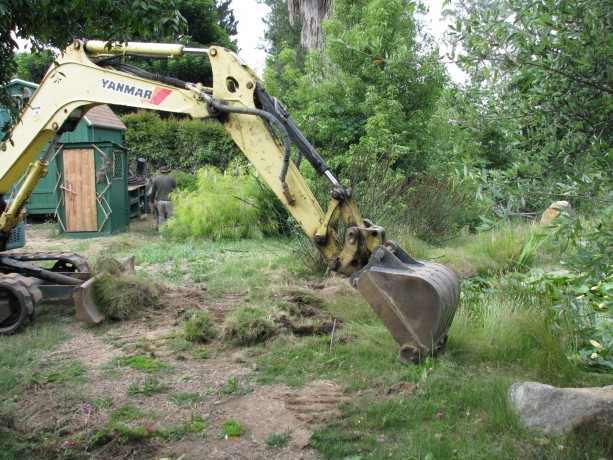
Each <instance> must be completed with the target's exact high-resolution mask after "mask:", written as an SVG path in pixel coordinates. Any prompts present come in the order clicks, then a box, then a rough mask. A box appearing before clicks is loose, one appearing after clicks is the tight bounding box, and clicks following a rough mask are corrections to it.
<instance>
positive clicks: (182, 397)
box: [168, 393, 203, 407]
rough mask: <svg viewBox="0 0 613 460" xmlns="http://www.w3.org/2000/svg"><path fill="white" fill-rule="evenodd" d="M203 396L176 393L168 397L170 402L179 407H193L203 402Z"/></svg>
mask: <svg viewBox="0 0 613 460" xmlns="http://www.w3.org/2000/svg"><path fill="white" fill-rule="evenodd" d="M202 399H203V398H202V396H200V395H199V394H198V393H174V394H171V395H168V401H170V402H171V403H173V404H176V405H177V406H179V407H186V406H191V405H192V404H197V403H199V402H200V401H202Z"/></svg>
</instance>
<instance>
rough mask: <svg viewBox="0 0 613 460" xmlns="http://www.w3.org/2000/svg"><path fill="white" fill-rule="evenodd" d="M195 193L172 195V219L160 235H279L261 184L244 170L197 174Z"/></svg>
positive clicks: (202, 236) (209, 169)
mask: <svg viewBox="0 0 613 460" xmlns="http://www.w3.org/2000/svg"><path fill="white" fill-rule="evenodd" d="M197 180H198V184H197V190H196V191H194V192H189V193H178V194H176V195H175V197H174V200H175V215H174V218H173V219H172V220H171V221H170V222H168V224H167V225H165V227H164V228H163V234H164V235H165V236H169V237H171V238H176V239H180V240H184V239H188V238H211V239H213V240H220V239H242V238H261V237H263V236H266V235H272V234H275V233H277V231H278V228H279V226H278V221H277V219H276V214H275V213H274V212H271V210H270V206H271V205H270V200H269V199H263V195H264V194H265V193H266V192H265V191H264V189H263V188H262V184H260V183H259V182H258V180H256V178H255V177H254V176H253V175H250V174H249V171H247V170H245V169H244V168H234V171H232V172H231V173H227V174H222V173H221V172H219V170H217V169H215V168H213V167H207V168H203V169H202V170H201V171H199V172H198V176H197ZM264 196H266V195H264Z"/></svg>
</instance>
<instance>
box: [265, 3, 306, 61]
mask: <svg viewBox="0 0 613 460" xmlns="http://www.w3.org/2000/svg"><path fill="white" fill-rule="evenodd" d="M264 3H265V4H266V5H268V6H269V7H270V12H269V13H268V15H267V16H266V18H265V19H264V23H265V24H266V25H267V27H266V31H265V32H264V39H265V40H266V41H267V42H268V45H269V46H268V47H267V48H266V52H267V53H268V54H269V55H270V56H271V59H270V60H269V61H268V62H267V67H268V66H270V65H271V64H273V63H274V62H275V61H276V58H275V55H277V54H278V53H279V52H281V51H282V50H283V49H292V50H295V51H296V52H297V53H298V54H299V59H300V62H302V63H304V55H305V51H304V50H302V47H301V46H300V31H301V29H302V21H301V19H300V18H295V19H294V21H293V23H292V21H290V18H289V8H288V4H287V0H264Z"/></svg>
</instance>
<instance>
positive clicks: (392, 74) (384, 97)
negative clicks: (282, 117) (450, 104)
mask: <svg viewBox="0 0 613 460" xmlns="http://www.w3.org/2000/svg"><path fill="white" fill-rule="evenodd" d="M415 13H416V10H415V4H412V3H407V2H406V1H404V0H359V1H349V0H337V1H336V2H335V3H334V8H333V13H332V15H331V17H330V19H329V20H327V21H324V23H323V30H324V39H325V45H324V47H323V49H322V50H314V51H312V52H311V53H310V54H309V56H308V58H307V65H306V69H305V70H304V71H303V70H302V69H301V67H300V62H299V59H297V53H296V52H295V51H294V50H291V49H286V50H285V51H282V52H281V53H279V54H278V55H277V56H275V57H274V60H275V64H276V65H275V66H271V67H270V68H268V69H267V72H266V73H265V81H266V84H267V86H268V87H270V89H271V91H273V92H274V93H275V94H276V95H278V96H279V97H281V98H282V100H284V101H285V102H286V103H287V104H288V105H289V106H290V108H291V109H292V112H293V113H294V115H295V117H296V118H297V120H298V122H299V125H301V126H302V127H303V129H304V130H305V131H306V133H307V135H308V137H309V139H311V140H312V141H314V142H315V143H316V144H317V146H318V148H320V149H321V150H324V151H326V157H327V158H332V159H333V160H332V162H333V163H336V166H337V167H338V168H345V167H348V164H349V163H351V158H352V154H353V152H355V151H358V150H368V151H378V152H380V153H381V154H382V155H384V154H392V152H393V154H394V155H396V156H397V161H396V164H397V166H402V167H403V168H405V169H407V170H412V171H419V170H422V169H423V168H424V167H425V164H426V160H427V148H426V144H427V143H428V134H427V124H428V121H429V119H430V117H431V115H432V113H433V111H434V109H435V107H436V102H437V100H438V97H439V96H440V93H441V91H442V89H443V87H444V84H445V81H446V78H445V72H444V69H443V67H442V65H440V64H439V62H438V54H437V50H436V49H434V48H433V47H432V46H431V44H430V43H429V42H428V41H427V40H424V39H420V37H418V35H419V28H418V25H417V23H416V21H415V19H414V14H415Z"/></svg>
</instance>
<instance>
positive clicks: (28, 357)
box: [0, 315, 70, 394]
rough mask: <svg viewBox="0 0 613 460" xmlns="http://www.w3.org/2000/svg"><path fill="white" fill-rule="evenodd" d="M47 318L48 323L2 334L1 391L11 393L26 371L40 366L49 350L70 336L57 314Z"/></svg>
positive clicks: (0, 357) (46, 316)
mask: <svg viewBox="0 0 613 460" xmlns="http://www.w3.org/2000/svg"><path fill="white" fill-rule="evenodd" d="M41 319H42V318H41ZM44 319H46V320H48V322H47V321H44V320H43V321H41V320H39V321H38V322H37V323H36V324H34V325H32V326H31V327H28V328H27V329H26V330H25V331H23V332H21V333H20V334H17V335H12V336H0V368H1V369H2V372H0V393H1V394H9V393H10V392H11V391H12V390H13V388H15V387H17V386H18V385H19V383H20V382H21V381H22V377H21V376H22V375H23V374H24V373H26V372H28V371H29V370H30V369H36V368H37V367H38V366H37V363H38V362H39V360H40V358H41V356H42V355H43V354H44V352H45V351H48V350H52V349H54V348H56V347H57V346H59V345H60V344H61V343H63V342H65V341H66V340H68V338H69V337H70V336H69V334H68V333H67V332H66V331H65V330H64V328H63V327H62V325H61V324H57V322H56V319H57V318H56V317H55V316H54V315H45V318H44Z"/></svg>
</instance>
